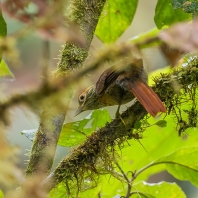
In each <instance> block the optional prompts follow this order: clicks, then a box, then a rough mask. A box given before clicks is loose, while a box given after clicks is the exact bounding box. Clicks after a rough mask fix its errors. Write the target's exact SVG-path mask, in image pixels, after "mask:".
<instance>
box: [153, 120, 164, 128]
mask: <svg viewBox="0 0 198 198" xmlns="http://www.w3.org/2000/svg"><path fill="white" fill-rule="evenodd" d="M155 124H156V125H157V126H159V127H162V128H163V127H166V125H167V121H166V120H159V121H157V122H156V123H155Z"/></svg>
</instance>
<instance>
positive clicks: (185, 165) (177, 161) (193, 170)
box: [153, 147, 198, 187]
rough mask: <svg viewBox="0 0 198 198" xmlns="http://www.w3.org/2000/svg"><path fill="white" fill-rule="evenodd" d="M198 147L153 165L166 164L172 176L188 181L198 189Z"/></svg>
mask: <svg viewBox="0 0 198 198" xmlns="http://www.w3.org/2000/svg"><path fill="white" fill-rule="evenodd" d="M197 153H198V147H186V148H181V149H179V150H176V151H175V152H173V153H172V154H170V155H167V156H164V157H161V158H160V159H158V160H156V161H154V163H153V164H158V163H166V167H167V170H168V172H169V173H170V174H172V175H173V176H174V177H176V178H177V179H179V180H188V181H190V182H191V183H192V184H194V185H195V186H196V187H198V180H197V178H198V158H197Z"/></svg>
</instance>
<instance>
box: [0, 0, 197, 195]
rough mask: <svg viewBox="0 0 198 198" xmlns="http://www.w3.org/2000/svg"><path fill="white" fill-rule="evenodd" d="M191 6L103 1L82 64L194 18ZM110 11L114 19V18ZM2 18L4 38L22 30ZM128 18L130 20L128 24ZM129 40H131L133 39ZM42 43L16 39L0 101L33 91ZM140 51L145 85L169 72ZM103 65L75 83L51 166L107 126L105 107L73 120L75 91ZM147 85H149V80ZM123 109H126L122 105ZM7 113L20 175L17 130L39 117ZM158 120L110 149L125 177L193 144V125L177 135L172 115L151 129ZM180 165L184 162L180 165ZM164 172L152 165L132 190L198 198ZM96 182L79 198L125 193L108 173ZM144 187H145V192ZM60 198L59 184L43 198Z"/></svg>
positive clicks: (35, 38)
mask: <svg viewBox="0 0 198 198" xmlns="http://www.w3.org/2000/svg"><path fill="white" fill-rule="evenodd" d="M189 2H190V3H189ZM172 4H173V6H172ZM109 5H111V6H110V8H111V9H110V10H108V8H109ZM197 7H198V6H197V3H196V1H184V0H183V1H179V0H177V1H176V0H175V1H171V0H168V1H167V0H158V1H157V0H153V1H145V0H139V1H136V0H134V1H127V0H126V1H124V0H123V1H120V0H117V1H115V0H114V1H111V0H109V1H108V4H106V6H105V8H104V11H103V14H102V16H101V19H100V21H99V24H98V26H97V29H96V36H95V37H94V39H93V42H92V45H91V48H90V58H88V60H87V61H86V62H89V61H90V59H91V56H92V54H94V53H96V54H97V53H98V52H99V50H100V49H101V47H103V45H104V43H105V44H106V43H113V42H115V41H116V42H118V43H120V42H123V41H127V40H130V41H131V40H135V39H137V36H138V35H140V34H141V33H144V32H146V31H148V30H150V29H151V28H153V27H155V26H157V28H159V29H161V28H162V27H163V26H165V25H166V26H168V25H171V24H172V23H176V22H180V21H184V20H190V19H192V18H195V17H196V15H197ZM28 9H30V11H31V10H34V7H31V6H30V7H29V8H28ZM127 9H130V11H131V12H128V10H127ZM107 11H108V12H109V13H110V14H109V15H107V14H106V13H107ZM119 12H121V13H123V15H119V14H118V13H119ZM115 13H116V17H115V16H114V14H115ZM4 19H5V21H6V24H7V34H8V35H11V34H13V33H14V32H16V31H17V30H20V29H21V28H23V27H24V24H23V23H22V22H19V21H18V20H16V19H13V18H10V17H8V16H7V15H6V14H5V15H4ZM132 20H133V22H132V23H131V21H132ZM109 21H111V23H109ZM130 24H131V25H130ZM129 25H130V26H129ZM128 26H129V27H128ZM112 27H113V28H112ZM127 27H128V28H127ZM126 28H127V29H126ZM1 32H2V34H1V36H5V35H6V32H4V31H1ZM135 36H136V38H133V37H135ZM147 36H148V35H147ZM45 42H46V39H45V36H44V37H40V33H38V32H31V33H30V34H28V36H26V37H23V38H20V39H19V40H18V41H17V50H18V53H19V57H18V59H17V62H13V61H12V60H9V59H8V58H6V57H5V58H4V59H2V60H1V68H0V69H1V70H0V76H4V77H1V78H0V83H1V96H2V98H6V97H10V96H12V95H13V94H15V93H18V92H21V93H26V92H27V91H28V90H30V89H36V88H37V87H38V86H39V85H40V83H41V79H42V69H41V64H42V59H43V46H44V43H45ZM49 46H50V59H49V62H48V64H49V70H50V71H53V69H54V68H55V66H56V64H57V56H58V54H59V50H60V49H61V43H60V42H58V41H57V40H53V39H51V40H49ZM142 53H143V59H144V64H145V68H146V70H147V71H148V72H149V73H150V78H149V82H151V81H152V80H151V79H152V77H153V76H156V75H158V74H159V73H162V72H168V71H169V69H170V68H165V69H164V67H165V66H167V65H168V62H167V60H166V59H165V57H164V55H163V54H162V53H161V50H160V49H159V48H157V47H153V48H148V49H144V50H143V52H142ZM106 67H107V65H104V66H103V67H101V68H100V69H99V70H98V72H97V73H96V72H95V73H93V74H92V75H91V76H89V77H86V78H85V79H84V80H83V82H82V81H81V83H79V84H78V86H77V87H76V88H75V89H76V92H75V95H74V97H73V99H72V102H71V105H70V109H69V112H68V114H67V117H66V120H65V122H66V123H67V124H65V125H64V126H63V130H62V133H61V136H60V140H59V146H58V149H57V153H56V157H55V163H54V166H56V164H57V163H58V162H59V160H60V159H61V158H62V156H65V154H66V153H68V152H69V150H70V149H71V147H72V146H74V145H78V144H80V143H81V142H82V141H84V140H85V139H86V138H87V137H86V135H89V134H90V133H91V132H92V131H94V130H96V129H98V128H100V127H103V126H105V124H106V122H109V121H110V118H113V117H114V114H115V107H108V108H107V110H108V111H107V110H105V109H104V110H96V111H94V112H92V113H91V114H90V112H84V113H82V114H81V115H79V116H78V117H75V118H74V117H73V115H74V112H75V110H76V108H77V97H78V95H79V93H81V91H82V90H84V88H85V87H87V86H89V85H90V84H94V83H95V79H97V77H98V75H99V74H100V73H101V72H102V71H103V70H104V68H106ZM160 68H163V69H160ZM156 69H158V70H157V71H155V72H153V73H152V71H153V70H156ZM5 76H6V77H5ZM150 84H152V82H151V83H150ZM127 106H129V105H128V104H127ZM125 109H126V107H125V106H123V107H122V109H121V111H123V110H125ZM183 109H188V106H186V107H185V106H184V107H183ZM108 112H109V113H108ZM10 113H11V123H12V124H11V126H9V128H8V129H7V134H6V136H7V138H8V140H9V141H10V142H12V144H13V145H17V146H19V147H20V151H21V153H20V157H19V160H18V166H19V167H20V168H21V169H22V170H23V171H24V170H25V168H26V160H28V159H29V156H28V152H29V149H30V147H31V144H32V143H31V142H30V140H28V138H26V137H25V136H24V135H21V131H24V130H26V132H27V131H28V130H32V129H36V128H37V127H38V124H39V118H38V116H37V115H36V114H34V113H32V112H30V110H28V108H25V107H21V106H20V107H15V108H12V109H11V111H10ZM184 115H185V112H184ZM81 119H82V120H81ZM161 119H163V117H162V116H161V117H159V118H157V119H154V118H149V119H148V120H147V122H148V123H149V124H150V126H149V127H146V131H145V132H144V134H143V137H142V139H140V140H139V141H137V140H128V141H127V142H125V143H124V144H123V145H122V149H120V148H119V147H118V148H116V150H117V153H118V155H119V158H120V160H119V162H118V163H119V165H120V166H121V167H122V170H123V171H124V172H125V173H126V174H127V173H128V175H129V177H130V174H132V173H135V171H138V170H140V169H141V168H143V167H144V166H146V165H148V164H149V163H151V162H152V161H154V160H157V159H158V158H160V157H162V156H166V155H169V154H170V153H173V152H175V151H176V150H177V149H179V148H183V147H189V146H191V147H193V146H195V147H196V146H197V143H198V142H197V141H198V135H197V128H196V127H195V128H190V129H187V130H186V131H185V132H184V133H183V134H182V135H181V136H180V137H179V136H178V132H177V130H176V128H177V126H176V125H175V119H174V117H173V116H172V115H168V116H166V118H165V120H166V126H159V124H158V125H156V124H155V123H156V122H157V121H159V120H161ZM79 120H80V121H79ZM82 130H83V134H82ZM79 131H80V133H79ZM26 135H27V133H26ZM27 136H28V135H27ZM194 154H195V151H194V150H191V153H190V154H189V156H193V158H194V157H196V156H195V155H194ZM184 163H186V164H187V162H185V161H184ZM186 166H188V165H186ZM189 167H190V166H189ZM166 169H167V167H166V165H165V164H160V165H156V166H153V167H151V168H149V169H147V170H146V171H145V172H143V173H142V174H140V176H138V177H137V179H136V180H135V185H134V187H133V188H134V191H136V190H137V189H138V190H139V189H141V190H142V191H144V192H148V196H147V197H152V195H153V197H154V194H155V192H156V191H159V193H160V194H159V195H158V196H156V197H185V195H184V193H183V192H182V190H183V191H184V192H185V194H186V195H187V197H189V198H195V197H197V196H198V191H197V188H196V187H194V186H193V185H192V184H191V183H190V182H187V181H182V182H181V181H179V180H177V179H175V178H173V177H172V176H171V175H170V174H169V173H168V172H166V171H165V170H166ZM115 171H118V172H120V169H119V168H118V167H115ZM178 172H181V174H182V172H184V173H185V170H184V171H183V170H178ZM195 172H196V171H195ZM173 175H174V174H173ZM177 178H178V177H177ZM178 179H181V178H178ZM142 180H143V181H147V182H148V183H154V182H155V183H157V182H162V183H160V184H159V185H154V184H153V186H152V185H150V184H148V183H142V182H141V181H142ZM183 180H190V181H191V182H192V183H193V184H194V185H195V186H197V184H195V183H196V181H195V182H193V180H194V179H193V175H191V177H190V178H188V179H183ZM195 180H196V179H195ZM168 182H176V183H177V184H179V186H180V187H181V188H182V190H181V189H180V187H178V186H177V185H176V184H170V183H168ZM97 183H98V186H97V187H96V188H93V189H91V190H88V191H85V192H82V193H81V194H80V195H79V196H80V197H97V196H98V197H99V196H101V197H116V196H117V197H119V195H121V194H125V192H126V190H127V188H126V185H125V184H124V182H123V181H122V180H119V179H117V178H115V177H113V176H112V175H108V174H107V175H102V176H100V178H99V179H98V181H97ZM94 185H95V184H94V183H93V184H92V183H89V181H88V182H87V187H86V186H85V187H84V188H89V187H91V186H93V187H94ZM148 186H149V187H148ZM144 188H147V190H145V189H144ZM151 188H154V190H153V191H152V189H151ZM160 188H161V189H160ZM1 189H4V185H2V188H1ZM148 189H149V190H148ZM171 189H173V190H171ZM164 192H166V193H164ZM168 192H170V195H168ZM171 192H173V194H171ZM149 193H150V194H149ZM64 196H65V186H64V185H63V184H60V185H59V186H58V187H57V188H56V189H54V190H53V191H52V192H51V193H50V195H49V197H64ZM135 196H136V197H139V195H138V194H136V195H135V194H134V195H133V197H135ZM0 197H3V196H2V195H1V194H0Z"/></svg>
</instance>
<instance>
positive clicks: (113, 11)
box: [95, 0, 138, 43]
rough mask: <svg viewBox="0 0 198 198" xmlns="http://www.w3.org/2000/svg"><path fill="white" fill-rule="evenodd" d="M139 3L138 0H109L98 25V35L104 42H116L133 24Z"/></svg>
mask: <svg viewBox="0 0 198 198" xmlns="http://www.w3.org/2000/svg"><path fill="white" fill-rule="evenodd" d="M137 4H138V0H130V1H129V0H122V1H120V0H109V1H108V2H107V3H106V4H105V6H104V9H103V12H102V14H101V16H100V19H99V22H98V25H97V27H96V32H95V34H96V36H97V37H98V38H99V39H100V40H101V41H103V42H104V43H113V42H115V41H116V40H117V39H118V38H119V37H120V36H121V35H122V33H123V32H124V31H125V30H126V28H128V27H129V25H130V24H131V22H132V20H133V17H134V15H135V11H136V8H137Z"/></svg>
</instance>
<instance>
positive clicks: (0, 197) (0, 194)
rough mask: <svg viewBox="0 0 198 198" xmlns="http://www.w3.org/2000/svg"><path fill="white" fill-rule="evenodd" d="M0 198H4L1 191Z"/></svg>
mask: <svg viewBox="0 0 198 198" xmlns="http://www.w3.org/2000/svg"><path fill="white" fill-rule="evenodd" d="M0 198H4V194H3V192H2V190H0Z"/></svg>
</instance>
